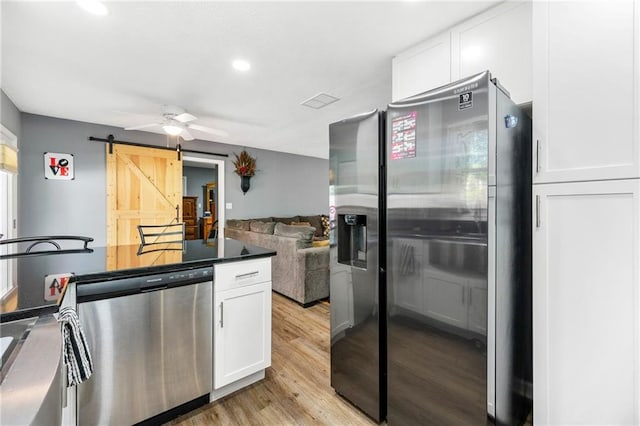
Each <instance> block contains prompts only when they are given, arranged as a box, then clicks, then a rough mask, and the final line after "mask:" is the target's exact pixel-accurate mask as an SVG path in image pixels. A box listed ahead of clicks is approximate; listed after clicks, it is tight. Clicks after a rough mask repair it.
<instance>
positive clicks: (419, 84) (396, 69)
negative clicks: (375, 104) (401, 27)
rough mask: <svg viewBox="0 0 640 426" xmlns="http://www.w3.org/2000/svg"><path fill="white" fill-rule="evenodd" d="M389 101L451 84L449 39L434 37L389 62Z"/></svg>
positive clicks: (447, 34) (447, 37) (446, 34)
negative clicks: (390, 75)
mask: <svg viewBox="0 0 640 426" xmlns="http://www.w3.org/2000/svg"><path fill="white" fill-rule="evenodd" d="M391 69H392V71H391V72H392V87H391V92H392V93H391V99H392V100H393V101H397V100H399V99H404V98H408V97H410V96H413V95H417V94H418V93H422V92H425V91H427V90H430V89H433V88H434V87H438V86H443V85H445V84H447V83H450V82H451V36H450V34H449V32H446V33H444V34H441V35H439V36H436V37H433V38H431V39H429V40H427V41H425V42H423V43H420V44H419V45H417V46H415V47H413V48H411V49H409V50H407V51H405V52H402V53H400V54H399V55H398V56H396V57H394V58H393V60H392V62H391Z"/></svg>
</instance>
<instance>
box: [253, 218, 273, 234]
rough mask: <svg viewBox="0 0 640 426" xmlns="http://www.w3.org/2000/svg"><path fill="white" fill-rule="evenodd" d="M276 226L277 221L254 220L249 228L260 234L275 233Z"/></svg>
mask: <svg viewBox="0 0 640 426" xmlns="http://www.w3.org/2000/svg"><path fill="white" fill-rule="evenodd" d="M275 227H276V223H275V222H260V221H258V220H252V221H251V223H250V224H249V229H250V230H251V231H253V232H258V233H260V234H273V229H274V228H275Z"/></svg>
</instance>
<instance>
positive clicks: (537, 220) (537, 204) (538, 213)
mask: <svg viewBox="0 0 640 426" xmlns="http://www.w3.org/2000/svg"><path fill="white" fill-rule="evenodd" d="M536 228H540V196H539V195H536Z"/></svg>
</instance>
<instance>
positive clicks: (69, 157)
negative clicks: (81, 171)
mask: <svg viewBox="0 0 640 426" xmlns="http://www.w3.org/2000/svg"><path fill="white" fill-rule="evenodd" d="M44 178H45V179H57V180H73V179H75V176H74V166H73V154H63V153H60V152H45V153H44Z"/></svg>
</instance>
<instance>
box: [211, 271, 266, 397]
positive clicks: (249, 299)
mask: <svg viewBox="0 0 640 426" xmlns="http://www.w3.org/2000/svg"><path fill="white" fill-rule="evenodd" d="M213 307H214V314H213V321H214V334H213V336H214V338H213V348H214V349H213V387H214V389H220V388H222V387H224V386H226V385H229V384H231V383H234V382H236V381H238V380H240V379H243V378H245V377H247V376H250V375H251V374H254V373H256V372H259V371H261V370H264V369H265V368H267V367H269V366H270V365H271V259H270V258H269V259H257V260H247V261H243V262H233V263H223V264H220V265H216V266H215V279H214V296H213Z"/></svg>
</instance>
